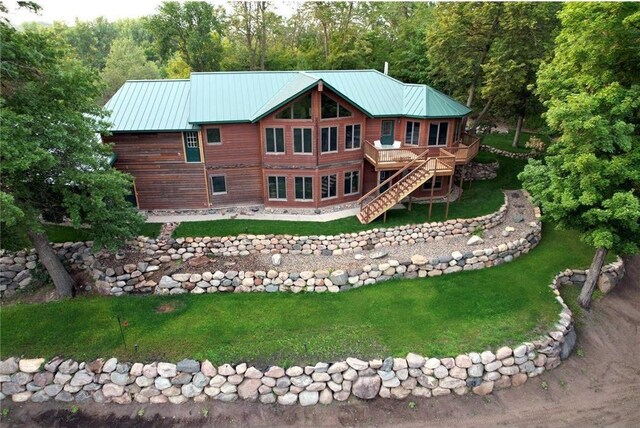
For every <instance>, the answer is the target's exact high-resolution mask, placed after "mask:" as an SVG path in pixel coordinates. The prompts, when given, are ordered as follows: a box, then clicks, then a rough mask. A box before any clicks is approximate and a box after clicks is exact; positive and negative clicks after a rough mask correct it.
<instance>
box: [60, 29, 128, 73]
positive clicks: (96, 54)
mask: <svg viewBox="0 0 640 428" xmlns="http://www.w3.org/2000/svg"><path fill="white" fill-rule="evenodd" d="M48 33H49V34H50V35H51V36H53V35H55V37H61V38H62V39H63V40H65V41H66V42H67V43H69V44H70V45H71V46H72V47H73V49H74V50H75V52H76V54H77V57H78V58H79V59H80V60H81V61H82V62H83V63H84V65H85V66H87V67H89V68H91V69H93V70H102V69H103V68H104V66H105V64H106V62H107V57H108V55H109V51H110V50H111V43H113V41H114V40H115V39H116V38H117V37H118V30H117V28H116V26H115V25H114V24H113V23H111V22H109V21H107V20H106V19H105V18H103V17H99V18H96V19H95V20H93V21H80V20H78V19H76V21H75V24H74V25H72V26H68V25H67V24H64V23H61V22H55V23H54V24H53V26H52V27H51V29H50V30H49V31H48Z"/></svg>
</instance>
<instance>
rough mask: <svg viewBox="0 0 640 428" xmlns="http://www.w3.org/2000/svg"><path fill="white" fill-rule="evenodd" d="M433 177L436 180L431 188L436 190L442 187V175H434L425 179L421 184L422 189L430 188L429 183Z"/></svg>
mask: <svg viewBox="0 0 640 428" xmlns="http://www.w3.org/2000/svg"><path fill="white" fill-rule="evenodd" d="M434 179H435V180H436V182H435V185H434V186H433V188H434V189H436V190H437V189H442V177H434V178H432V179H431V180H429V181H425V183H424V184H423V185H422V190H431V184H432V182H433V180H434Z"/></svg>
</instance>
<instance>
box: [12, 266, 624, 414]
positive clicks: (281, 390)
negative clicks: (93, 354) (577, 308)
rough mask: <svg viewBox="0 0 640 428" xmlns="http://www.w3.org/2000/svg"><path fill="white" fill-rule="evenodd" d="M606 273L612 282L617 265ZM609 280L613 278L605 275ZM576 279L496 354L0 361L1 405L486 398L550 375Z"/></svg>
mask: <svg viewBox="0 0 640 428" xmlns="http://www.w3.org/2000/svg"><path fill="white" fill-rule="evenodd" d="M617 263H618V264H614V265H611V266H607V267H606V268H605V269H604V272H606V274H610V275H612V278H613V280H614V281H617V280H619V279H620V278H621V277H622V274H623V269H624V268H623V267H622V263H621V262H620V261H619V262H617ZM613 272H615V274H614V273H613ZM579 275H583V274H581V273H579V272H578V271H571V270H568V271H565V272H562V273H560V274H558V275H557V276H556V277H555V278H554V279H553V282H552V283H551V285H550V288H551V289H552V290H553V293H554V294H555V298H556V300H557V301H558V303H559V304H560V306H561V310H560V313H559V316H558V321H557V323H556V324H555V325H554V326H553V327H552V328H551V329H550V330H549V331H548V332H547V333H546V334H544V335H542V336H540V337H538V338H537V339H535V340H533V341H531V342H524V343H521V344H518V345H517V346H514V347H509V346H503V347H501V348H499V349H497V350H496V351H495V352H494V351H492V350H484V351H482V352H470V353H467V354H461V355H457V356H455V357H446V358H429V357H427V356H422V355H418V354H414V353H409V354H408V355H406V357H401V358H392V357H388V358H385V359H373V360H370V361H363V360H360V359H358V358H347V359H346V360H345V361H337V362H331V363H327V362H319V363H317V364H315V365H313V366H305V367H301V366H293V367H289V368H286V369H285V368H283V367H277V366H269V367H254V366H248V365H247V364H246V363H241V364H236V365H230V364H223V365H221V366H217V367H216V366H214V365H213V364H211V362H209V361H207V360H205V361H202V362H199V361H195V360H182V361H180V362H178V363H177V364H173V363H166V362H152V363H148V364H144V363H133V364H132V363H129V362H119V361H118V360H116V359H115V358H111V359H108V360H106V361H105V360H103V359H97V360H94V361H91V362H77V361H74V360H70V359H69V360H62V359H60V358H54V359H53V360H51V361H49V362H47V363H45V359H44V358H35V359H19V358H8V359H6V360H4V361H2V362H0V391H1V392H0V399H5V398H7V397H10V398H11V400H12V401H14V402H24V401H33V402H44V401H49V400H55V401H61V402H77V403H82V402H87V401H94V402H97V403H110V402H112V403H118V404H126V403H131V402H137V403H167V402H170V403H174V404H181V403H184V402H187V401H189V400H191V399H192V400H193V401H194V402H205V401H208V400H212V399H213V400H219V401H236V400H238V399H242V400H251V401H256V400H259V401H260V402H261V403H265V404H270V403H278V404H282V405H293V404H300V405H302V406H309V405H314V404H317V403H321V404H330V403H331V402H332V401H334V400H335V401H346V400H348V399H349V398H350V397H352V396H354V397H358V398H360V399H364V400H369V399H374V398H377V397H382V398H397V399H402V398H406V397H408V396H409V395H412V396H415V397H425V398H428V397H436V396H440V395H448V394H452V393H454V394H457V395H464V394H468V393H474V394H478V395H487V394H491V393H492V392H493V390H495V389H502V388H507V387H510V386H515V387H517V386H519V385H522V384H524V383H525V382H527V380H528V379H529V378H532V377H535V376H538V375H540V374H541V373H543V372H544V371H545V370H549V369H553V368H555V367H557V366H558V365H560V363H561V361H562V360H564V359H566V358H567V357H568V356H569V354H570V353H571V350H572V349H573V346H574V345H575V340H576V333H575V330H574V328H573V321H572V314H571V311H570V310H569V308H568V307H567V305H566V304H565V303H564V301H563V299H562V297H561V296H560V293H559V290H558V287H559V286H560V285H561V284H564V283H569V282H571V283H580V281H581V280H582V281H584V279H582V277H580V276H579Z"/></svg>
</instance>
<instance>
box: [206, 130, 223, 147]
mask: <svg viewBox="0 0 640 428" xmlns="http://www.w3.org/2000/svg"><path fill="white" fill-rule="evenodd" d="M220 143H222V140H221V139H220V128H207V144H220Z"/></svg>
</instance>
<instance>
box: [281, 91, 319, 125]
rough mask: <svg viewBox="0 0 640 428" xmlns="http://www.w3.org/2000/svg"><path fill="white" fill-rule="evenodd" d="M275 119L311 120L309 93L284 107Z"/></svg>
mask: <svg viewBox="0 0 640 428" xmlns="http://www.w3.org/2000/svg"><path fill="white" fill-rule="evenodd" d="M276 119H311V93H308V94H306V95H303V96H302V97H301V98H298V99H297V100H295V101H294V102H292V103H291V104H289V105H288V106H286V107H285V108H284V109H283V110H282V111H280V112H279V113H278V114H276Z"/></svg>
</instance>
